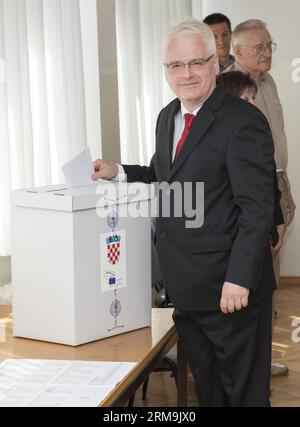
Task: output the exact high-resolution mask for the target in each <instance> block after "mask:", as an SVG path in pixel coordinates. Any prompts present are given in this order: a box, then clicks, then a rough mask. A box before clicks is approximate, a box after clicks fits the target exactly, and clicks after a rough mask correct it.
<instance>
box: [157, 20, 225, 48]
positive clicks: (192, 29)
mask: <svg viewBox="0 0 300 427" xmlns="http://www.w3.org/2000/svg"><path fill="white" fill-rule="evenodd" d="M181 36H183V37H184V36H189V37H193V36H194V37H199V38H201V39H202V40H203V41H204V44H205V46H206V50H207V52H206V54H207V55H214V54H216V53H217V48H216V41H215V36H214V33H213V32H212V30H211V29H210V27H209V26H208V25H206V24H205V23H204V22H201V21H198V20H197V19H193V18H188V19H186V20H185V21H183V22H181V23H179V24H177V25H175V26H174V27H172V28H170V30H169V31H168V32H167V33H166V34H165V36H164V38H163V44H162V46H163V54H164V55H165V52H166V49H167V47H168V44H169V42H170V41H171V40H172V39H174V38H177V37H181Z"/></svg>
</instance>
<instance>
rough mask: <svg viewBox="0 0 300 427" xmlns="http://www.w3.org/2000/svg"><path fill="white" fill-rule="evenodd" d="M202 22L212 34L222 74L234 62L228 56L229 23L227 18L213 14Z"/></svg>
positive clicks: (231, 57) (229, 46) (232, 57)
mask: <svg viewBox="0 0 300 427" xmlns="http://www.w3.org/2000/svg"><path fill="white" fill-rule="evenodd" d="M203 22H205V24H207V25H209V27H210V29H211V30H212V32H213V33H214V36H215V40H216V46H217V54H218V58H219V65H220V72H221V73H222V72H223V71H224V70H226V68H228V67H229V66H230V65H231V64H233V62H234V56H232V55H230V48H231V22H230V20H229V18H227V16H225V15H223V14H222V13H213V14H211V15H208V16H207V17H206V18H205V19H204V20H203Z"/></svg>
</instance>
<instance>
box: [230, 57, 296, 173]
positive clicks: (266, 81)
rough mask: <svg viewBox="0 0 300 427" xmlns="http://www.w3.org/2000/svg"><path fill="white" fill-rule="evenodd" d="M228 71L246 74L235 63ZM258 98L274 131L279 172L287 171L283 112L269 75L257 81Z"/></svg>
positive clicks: (257, 103) (260, 107)
mask: <svg viewBox="0 0 300 427" xmlns="http://www.w3.org/2000/svg"><path fill="white" fill-rule="evenodd" d="M227 71H242V72H246V71H245V70H244V69H243V68H242V67H241V65H240V64H239V63H238V62H234V63H233V64H232V65H231V66H230V67H229V68H227V69H226V71H225V72H227ZM256 84H257V88H258V91H257V96H256V99H255V105H256V106H257V108H259V109H260V111H262V112H263V113H264V115H265V116H266V117H267V119H268V121H269V125H270V128H271V131H272V135H273V140H274V146H275V163H276V168H277V171H285V170H286V169H287V164H288V151H287V139H286V134H285V131H284V119H283V111H282V106H281V103H280V99H279V96H278V92H277V88H276V84H275V82H274V80H273V78H272V76H271V74H269V73H265V74H264V76H263V78H262V79H261V80H259V81H256Z"/></svg>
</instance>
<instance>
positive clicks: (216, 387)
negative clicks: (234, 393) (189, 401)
mask: <svg viewBox="0 0 300 427" xmlns="http://www.w3.org/2000/svg"><path fill="white" fill-rule="evenodd" d="M173 319H174V323H175V326H176V330H177V333H178V336H179V339H180V340H181V342H182V345H183V348H184V351H185V354H186V357H187V359H188V362H189V365H190V367H191V370H192V373H193V376H194V378H195V385H196V391H197V395H198V399H199V404H200V406H208V407H209V406H210V407H214V406H215V407H221V406H226V395H225V391H224V389H223V385H222V382H221V378H220V375H219V372H218V367H217V360H216V356H215V352H214V347H213V345H212V343H211V341H210V340H209V339H208V338H207V336H206V335H205V334H204V332H203V331H202V329H201V327H199V325H198V324H197V322H195V320H194V318H193V315H192V313H191V312H184V311H179V310H175V311H174V314H173Z"/></svg>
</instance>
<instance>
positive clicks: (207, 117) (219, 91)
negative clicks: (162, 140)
mask: <svg viewBox="0 0 300 427" xmlns="http://www.w3.org/2000/svg"><path fill="white" fill-rule="evenodd" d="M224 96H225V90H224V89H223V88H222V87H219V86H217V87H216V89H215V90H214V92H213V93H212V95H211V96H210V97H209V98H208V99H207V101H206V102H205V103H204V104H203V106H202V108H201V109H200V110H199V112H198V114H197V118H196V120H195V121H194V123H193V125H192V127H191V130H190V132H189V134H188V137H187V139H186V140H185V142H184V144H183V147H182V149H181V151H180V153H179V155H178V157H177V159H176V160H175V162H174V164H173V167H171V168H170V175H169V178H168V180H170V179H171V178H172V177H173V176H174V175H175V174H176V172H177V171H178V169H180V167H181V166H182V164H183V163H184V162H185V160H186V159H187V157H188V156H189V155H190V153H191V152H192V151H193V150H194V148H195V147H196V146H197V145H198V144H199V143H201V139H202V138H203V136H204V134H205V133H206V132H207V130H208V129H209V128H210V126H211V125H212V124H213V122H214V120H215V114H214V112H215V111H217V110H219V109H220V107H221V105H222V102H223V98H224ZM173 133H174V118H173ZM173 133H172V134H171V135H172V146H173ZM171 159H172V151H171ZM171 161H172V160H171Z"/></svg>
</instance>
